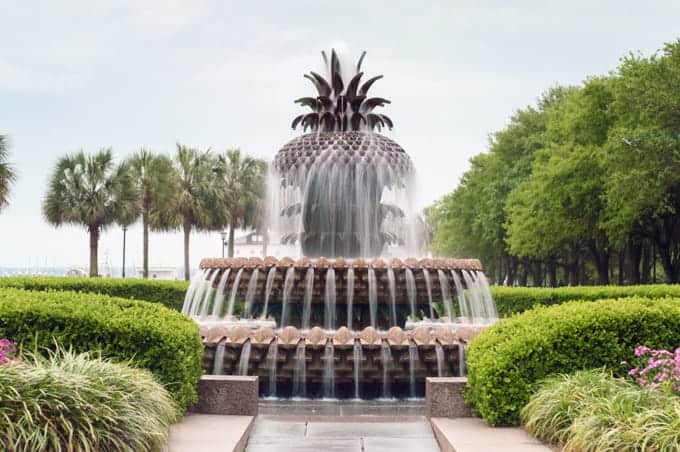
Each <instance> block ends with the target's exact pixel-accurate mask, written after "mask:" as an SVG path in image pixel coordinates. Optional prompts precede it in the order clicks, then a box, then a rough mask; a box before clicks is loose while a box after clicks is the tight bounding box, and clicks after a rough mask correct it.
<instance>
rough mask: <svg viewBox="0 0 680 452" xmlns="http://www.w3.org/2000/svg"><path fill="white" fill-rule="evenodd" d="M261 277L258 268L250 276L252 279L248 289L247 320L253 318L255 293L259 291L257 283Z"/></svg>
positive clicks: (249, 281)
mask: <svg viewBox="0 0 680 452" xmlns="http://www.w3.org/2000/svg"><path fill="white" fill-rule="evenodd" d="M259 277H260V271H259V270H258V269H257V268H256V269H254V270H253V272H252V273H251V274H250V279H249V280H248V288H247V289H246V318H247V319H250V318H252V317H253V298H254V297H255V291H256V290H257V282H258V279H259Z"/></svg>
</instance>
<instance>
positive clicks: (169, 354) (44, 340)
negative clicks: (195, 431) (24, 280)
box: [0, 288, 203, 409]
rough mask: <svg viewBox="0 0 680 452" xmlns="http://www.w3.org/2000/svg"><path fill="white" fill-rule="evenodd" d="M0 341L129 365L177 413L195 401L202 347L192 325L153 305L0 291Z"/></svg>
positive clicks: (80, 295) (67, 294) (106, 298)
mask: <svg viewBox="0 0 680 452" xmlns="http://www.w3.org/2000/svg"><path fill="white" fill-rule="evenodd" d="M0 337H5V338H8V339H11V340H15V341H18V342H21V343H22V345H23V347H24V348H26V347H29V348H31V349H32V348H33V347H38V348H43V347H48V348H49V347H53V346H54V345H55V342H56V343H58V344H60V345H62V346H64V347H72V348H73V350H74V351H76V352H87V351H98V352H101V354H102V356H104V357H108V358H112V359H115V360H119V361H131V364H132V365H134V366H137V367H142V368H146V369H149V370H150V371H151V372H152V373H153V374H154V375H155V376H156V377H157V378H158V380H159V381H160V382H161V383H163V384H164V385H165V386H166V388H167V389H168V390H169V391H170V392H171V394H172V395H173V397H174V399H175V401H176V402H177V404H178V405H179V407H180V408H181V409H184V408H186V407H188V406H189V405H190V404H191V403H193V402H194V401H195V400H196V387H197V384H198V380H199V378H200V376H201V373H202V371H201V356H202V352H203V346H202V345H201V340H200V338H199V335H198V327H197V325H196V324H195V323H194V322H193V321H191V320H189V319H188V318H186V317H185V316H183V315H182V314H180V313H179V312H176V311H173V310H170V309H167V308H165V307H163V306H161V305H159V304H157V303H148V302H145V301H137V300H126V299H122V298H114V297H109V296H105V295H95V294H83V293H76V292H66V291H63V292H31V291H26V290H22V289H14V288H0Z"/></svg>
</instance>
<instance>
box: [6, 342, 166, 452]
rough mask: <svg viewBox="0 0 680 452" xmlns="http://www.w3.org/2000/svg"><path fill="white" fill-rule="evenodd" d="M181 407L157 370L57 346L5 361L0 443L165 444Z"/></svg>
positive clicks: (58, 447) (102, 447) (67, 446)
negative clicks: (54, 349) (155, 375)
mask: <svg viewBox="0 0 680 452" xmlns="http://www.w3.org/2000/svg"><path fill="white" fill-rule="evenodd" d="M178 417H179V412H178V410H177V406H176V405H175V403H174V402H173V400H172V398H171V397H170V395H169V394H168V392H167V391H166V390H165V389H164V388H163V386H161V385H160V384H158V382H156V381H155V380H154V378H153V376H152V375H151V373H150V372H149V371H147V370H144V369H134V368H131V367H129V366H126V365H124V364H115V363H112V362H109V361H107V360H102V359H100V358H95V359H91V357H90V356H88V355H86V354H80V355H77V354H75V353H72V352H63V351H58V352H56V353H53V354H51V355H50V356H49V357H48V358H44V357H42V356H32V357H29V359H28V360H24V361H21V362H18V363H10V364H6V365H0V419H1V421H0V446H2V450H12V451H27V452H28V451H39V450H49V451H75V450H80V451H158V450H161V449H162V447H163V446H164V445H165V443H166V442H167V437H168V428H169V426H170V424H171V423H172V422H174V421H176V420H177V419H178Z"/></svg>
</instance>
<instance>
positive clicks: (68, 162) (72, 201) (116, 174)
mask: <svg viewBox="0 0 680 452" xmlns="http://www.w3.org/2000/svg"><path fill="white" fill-rule="evenodd" d="M138 200H139V193H138V191H137V189H136V186H135V184H133V183H132V177H131V174H130V169H129V167H128V165H127V164H121V165H116V164H115V163H114V161H113V154H112V152H111V149H102V150H100V151H99V152H97V153H96V154H93V155H88V154H85V153H84V152H82V151H81V152H78V153H76V154H73V155H66V156H64V157H62V158H60V159H59V160H58V161H57V165H56V167H55V168H54V171H53V172H52V175H51V177H50V181H49V186H48V189H47V194H46V196H45V199H44V200H43V206H42V210H43V215H44V216H45V219H46V220H47V222H48V223H50V224H52V225H54V226H57V227H59V226H62V225H64V224H72V225H83V226H85V227H86V228H87V231H88V233H89V234H90V276H97V275H98V274H99V272H98V257H97V251H98V246H99V236H100V234H101V231H102V230H103V229H105V228H106V227H107V226H109V225H110V224H112V223H115V222H121V223H124V222H125V221H127V220H126V219H129V218H134V217H136V216H138V215H139V201H138Z"/></svg>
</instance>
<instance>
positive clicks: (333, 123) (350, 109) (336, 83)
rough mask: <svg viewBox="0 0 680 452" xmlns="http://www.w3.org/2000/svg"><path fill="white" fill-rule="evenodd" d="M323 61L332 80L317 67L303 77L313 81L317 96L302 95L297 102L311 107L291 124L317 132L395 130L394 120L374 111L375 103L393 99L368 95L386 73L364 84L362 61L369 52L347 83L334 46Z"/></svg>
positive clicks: (378, 105) (322, 53)
mask: <svg viewBox="0 0 680 452" xmlns="http://www.w3.org/2000/svg"><path fill="white" fill-rule="evenodd" d="M321 55H322V56H323V60H324V63H325V64H326V67H327V68H328V70H329V73H330V80H326V79H325V78H324V77H322V76H321V75H319V74H317V73H316V72H314V71H311V72H310V73H309V74H305V75H304V77H305V78H306V79H308V80H310V81H311V82H312V84H314V87H315V88H316V91H317V93H318V96H317V97H301V98H299V99H297V100H295V103H297V104H300V105H301V106H303V107H308V108H310V109H311V110H312V111H311V112H310V113H303V114H301V115H298V116H297V117H295V119H294V120H293V123H292V124H291V126H292V128H293V129H296V128H297V127H298V126H300V127H302V129H303V130H304V131H307V129H309V130H311V131H313V132H316V131H319V132H347V131H350V130H355V131H361V130H369V131H374V130H376V129H377V130H378V131H380V130H381V129H382V128H383V127H387V128H388V129H390V130H392V127H393V126H394V124H393V122H392V120H391V119H390V118H389V117H388V116H387V115H384V114H380V113H374V111H373V110H374V109H375V108H376V107H384V106H385V105H386V104H389V103H390V101H389V100H387V99H384V98H382V97H368V90H369V89H371V86H372V85H373V84H374V83H375V82H376V81H378V80H380V79H381V78H382V77H383V76H382V75H378V76H375V77H372V78H370V79H368V80H366V81H365V82H364V83H363V84H361V77H363V75H364V73H363V72H361V63H362V62H363V61H364V57H365V56H366V52H362V54H361V57H360V58H359V61H358V62H357V65H356V73H355V74H354V76H352V78H351V79H350V80H349V82H348V83H345V80H344V79H343V77H342V72H341V70H340V60H339V59H338V55H337V54H336V53H335V50H331V57H330V60H329V58H328V56H327V55H326V52H323V51H322V52H321Z"/></svg>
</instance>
